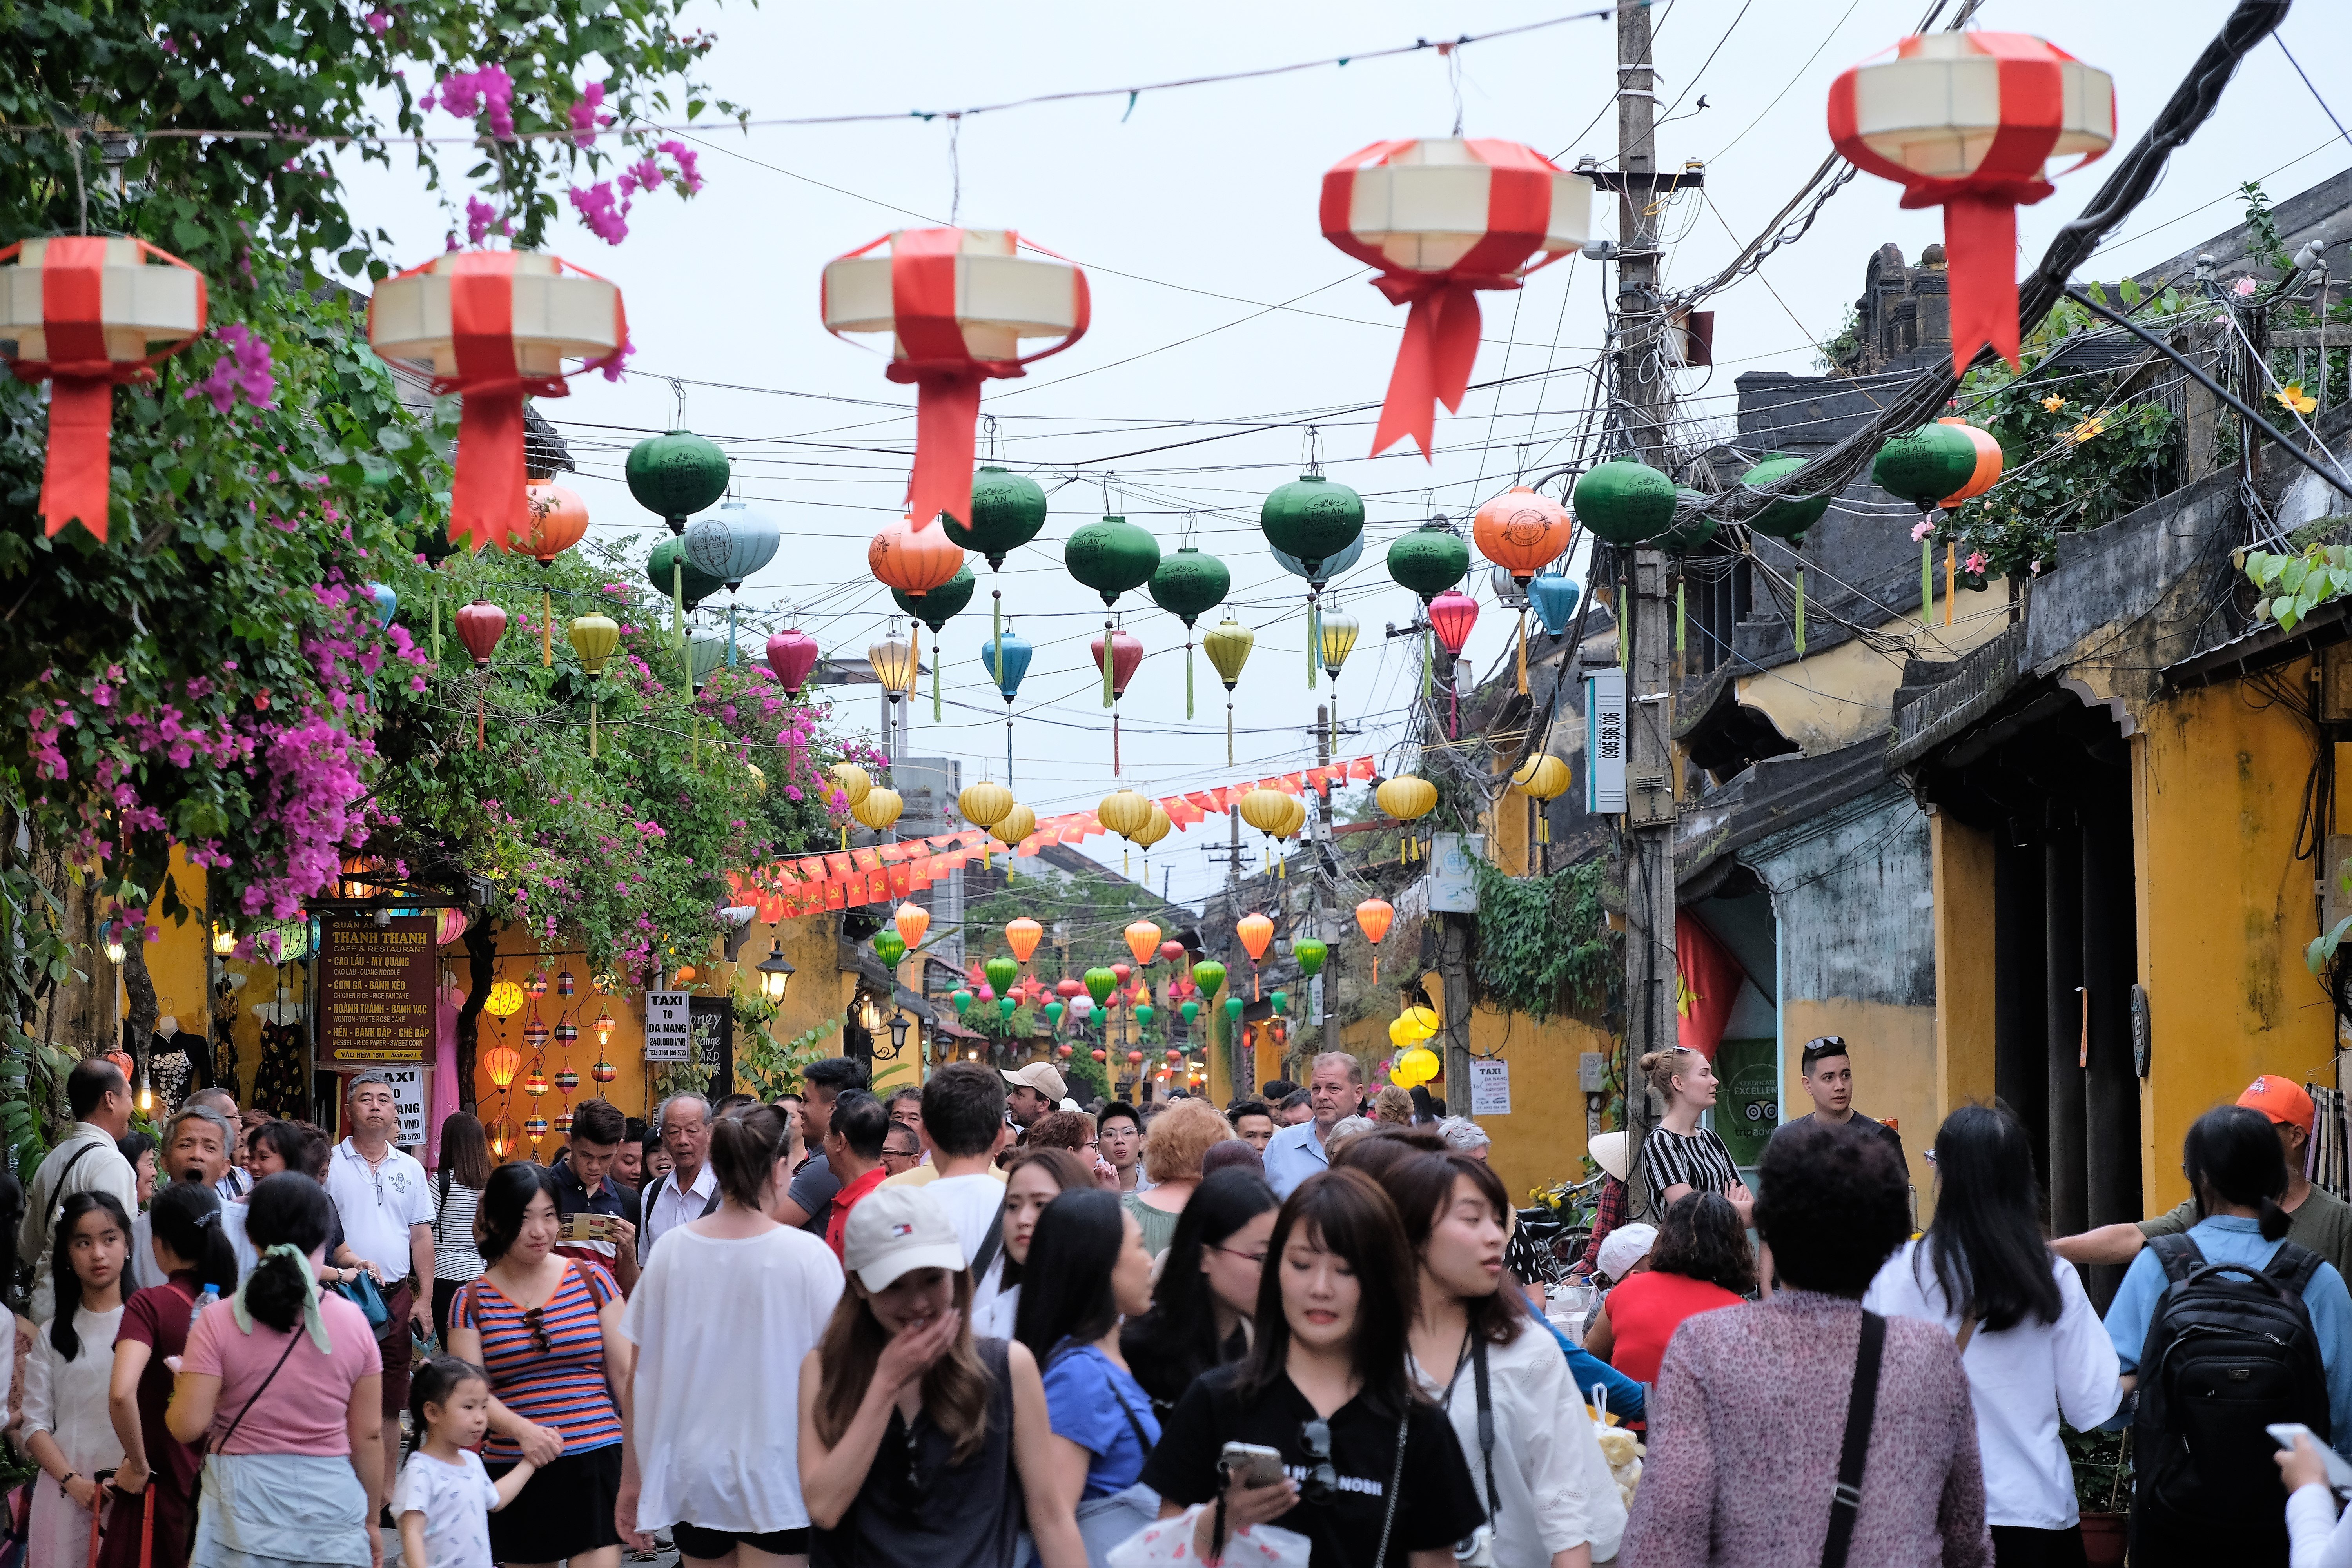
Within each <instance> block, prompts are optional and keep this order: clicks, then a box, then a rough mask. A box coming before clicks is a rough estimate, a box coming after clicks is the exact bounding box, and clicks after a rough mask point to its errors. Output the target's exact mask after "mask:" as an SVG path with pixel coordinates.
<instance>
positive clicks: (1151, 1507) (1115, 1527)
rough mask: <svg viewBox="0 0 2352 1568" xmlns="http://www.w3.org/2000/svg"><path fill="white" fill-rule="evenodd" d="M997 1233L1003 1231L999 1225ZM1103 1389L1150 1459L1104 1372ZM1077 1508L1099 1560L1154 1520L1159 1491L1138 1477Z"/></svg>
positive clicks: (1081, 1529)
mask: <svg viewBox="0 0 2352 1568" xmlns="http://www.w3.org/2000/svg"><path fill="white" fill-rule="evenodd" d="M998 1234H999V1235H1000V1236H1001V1235H1002V1234H1003V1227H1002V1226H1000V1227H998ZM1064 1353H1065V1354H1068V1353H1071V1352H1064ZM1103 1388H1104V1390H1105V1392H1107V1393H1108V1394H1109V1395H1110V1396H1111V1398H1112V1399H1113V1400H1114V1401H1115V1402H1117V1404H1118V1413H1119V1414H1120V1415H1124V1416H1126V1417H1127V1425H1128V1428H1129V1430H1130V1431H1132V1432H1133V1433H1134V1434H1135V1445H1136V1447H1138V1448H1139V1449H1140V1450H1142V1454H1143V1457H1144V1458H1147V1459H1148V1458H1150V1457H1151V1447H1152V1445H1151V1439H1150V1437H1149V1436H1145V1434H1144V1430H1143V1420H1142V1418H1141V1417H1140V1416H1139V1415H1136V1413H1135V1407H1134V1406H1133V1405H1129V1404H1128V1402H1127V1395H1126V1394H1122V1393H1120V1392H1119V1387H1118V1380H1117V1379H1115V1378H1113V1377H1111V1376H1110V1375H1109V1374H1108V1372H1106V1373H1104V1376H1103ZM1077 1511H1078V1536H1079V1538H1080V1539H1081V1540H1083V1541H1084V1542H1086V1543H1087V1562H1089V1563H1100V1562H1103V1561H1105V1560H1106V1559H1107V1558H1108V1556H1109V1554H1110V1551H1111V1548H1113V1547H1115V1546H1117V1545H1118V1543H1119V1542H1123V1541H1126V1540H1128V1539H1129V1537H1131V1536H1133V1535H1134V1534H1135V1533H1136V1532H1137V1531H1140V1530H1144V1529H1147V1528H1149V1527H1150V1525H1151V1524H1152V1523H1154V1522H1155V1521H1158V1519H1159V1518H1160V1494H1159V1493H1158V1492H1156V1491H1154V1490H1152V1489H1150V1487H1148V1486H1145V1485H1144V1484H1143V1483H1142V1482H1141V1481H1140V1480H1138V1481H1136V1482H1135V1483H1134V1484H1132V1485H1131V1486H1128V1487H1126V1488H1123V1489H1120V1490H1118V1491H1115V1492H1107V1493H1105V1494H1104V1495H1103V1496H1101V1497H1091V1498H1081V1499H1080V1500H1078V1510H1077Z"/></svg>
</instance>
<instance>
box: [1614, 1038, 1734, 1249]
mask: <svg viewBox="0 0 2352 1568" xmlns="http://www.w3.org/2000/svg"><path fill="white" fill-rule="evenodd" d="M1642 1077H1643V1079H1645V1080H1646V1081H1647V1082H1648V1084H1649V1086H1650V1088H1651V1089H1654V1090H1655V1091H1656V1093H1657V1096H1658V1098H1659V1099H1660V1100H1664V1101H1665V1106H1666V1109H1665V1110H1664V1113H1663V1114H1662V1115H1660V1116H1659V1118H1658V1124H1657V1125H1656V1126H1655V1127H1653V1128H1651V1129H1650V1131H1649V1133H1648V1135H1647V1136H1646V1137H1644V1138H1643V1140H1642V1163H1643V1170H1644V1171H1646V1172H1647V1173H1648V1176H1649V1186H1650V1192H1651V1194H1652V1196H1651V1202H1652V1203H1653V1204H1654V1205H1656V1212H1657V1213H1659V1214H1664V1213H1665V1212H1666V1210H1668V1209H1669V1208H1672V1207H1673V1206H1674V1202H1675V1199H1676V1198H1679V1197H1681V1196H1682V1195H1683V1194H1685V1193H1716V1194H1720V1195H1721V1196H1723V1197H1725V1198H1727V1199H1729V1200H1730V1202H1731V1206H1732V1207H1733V1208H1734V1209H1737V1210H1738V1213H1739V1224H1740V1226H1741V1228H1742V1229H1745V1228H1747V1227H1748V1226H1752V1225H1754V1224H1755V1223H1756V1216H1755V1213H1754V1200H1753V1199H1752V1198H1751V1197H1750V1195H1749V1194H1748V1189H1747V1187H1746V1186H1744V1185H1742V1184H1741V1183H1740V1180H1739V1167H1738V1166H1737V1165H1735V1164H1733V1163H1731V1151H1730V1150H1728V1149H1727V1148H1725V1147H1724V1146H1723V1140H1722V1139H1720V1138H1718V1137H1717V1136H1716V1135H1715V1130H1714V1129H1713V1128H1709V1127H1701V1126H1700V1125H1699V1124H1698V1121H1699V1116H1700V1114H1701V1113H1702V1112H1704V1111H1706V1110H1709V1109H1711V1108H1712V1107H1713V1106H1714V1104H1715V1097H1716V1091H1717V1089H1718V1088H1719V1087H1720V1086H1719V1085H1718V1084H1717V1081H1716V1077H1715V1068H1714V1067H1713V1066H1712V1065H1710V1064H1709V1063H1708V1061H1707V1059H1706V1058H1705V1057H1703V1056H1701V1055H1699V1054H1698V1053H1697V1052H1696V1051H1695V1050H1692V1049H1691V1048H1690V1047H1688V1046H1668V1047H1666V1048H1665V1049H1664V1050H1663V1051H1652V1052H1651V1053H1650V1054H1649V1055H1647V1056H1645V1057H1643V1058H1642ZM1643 1217H1644V1218H1646V1217H1649V1216H1647V1215H1644V1216H1643Z"/></svg>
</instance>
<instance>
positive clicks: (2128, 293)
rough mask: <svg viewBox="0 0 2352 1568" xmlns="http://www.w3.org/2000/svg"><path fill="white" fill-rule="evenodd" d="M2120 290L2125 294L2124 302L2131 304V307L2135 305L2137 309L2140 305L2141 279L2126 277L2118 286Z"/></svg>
mask: <svg viewBox="0 0 2352 1568" xmlns="http://www.w3.org/2000/svg"><path fill="white" fill-rule="evenodd" d="M2118 291H2119V292H2120V293H2121V294H2122V295H2123V297H2124V303H2125V304H2126V305H2128V306H2131V307H2133V308H2135V309H2137V307H2138V305H2139V279H2137V278H2126V279H2124V280H2123V282H2122V283H2121V284H2120V285H2119V286H2118Z"/></svg>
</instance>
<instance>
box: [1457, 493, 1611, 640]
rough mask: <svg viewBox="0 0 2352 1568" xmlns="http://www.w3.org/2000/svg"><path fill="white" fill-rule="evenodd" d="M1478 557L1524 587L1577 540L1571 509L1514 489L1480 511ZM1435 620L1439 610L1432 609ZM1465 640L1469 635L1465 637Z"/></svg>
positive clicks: (1476, 530)
mask: <svg viewBox="0 0 2352 1568" xmlns="http://www.w3.org/2000/svg"><path fill="white" fill-rule="evenodd" d="M1471 534H1472V537H1474V538H1475V539H1476V540H1477V542H1478V553H1480V554H1481V555H1484V556H1485V557H1486V559H1487V560H1489V561H1492V562H1493V563H1495V564H1496V565H1497V566H1500V567H1501V568H1502V569H1503V570H1504V571H1506V572H1508V573H1509V574H1511V578H1512V580H1513V581H1514V582H1516V583H1517V584H1519V585H1520V586H1521V587H1525V586H1527V584H1528V579H1529V578H1531V577H1533V576H1534V575H1535V574H1537V573H1538V572H1540V571H1542V570H1543V569H1544V568H1545V567H1547V566H1549V565H1550V564H1551V563H1553V562H1554V561H1557V560H1559V557H1560V556H1561V555H1562V554H1564V553H1565V552H1567V550H1568V546H1569V542H1570V540H1571V539H1573V538H1574V537H1575V534H1576V524H1575V523H1574V522H1573V521H1570V518H1569V515H1568V509H1567V508H1566V507H1564V506H1562V505H1560V504H1559V502H1558V501H1556V500H1552V499H1551V497H1549V496H1547V495H1538V494H1537V493H1536V492H1535V491H1533V490H1531V489H1528V487H1527V486H1525V485H1513V486H1512V487H1511V488H1510V489H1507V490H1505V491H1504V492H1503V493H1502V494H1501V495H1498V496H1496V498H1495V499H1494V500H1490V501H1488V502H1487V503H1486V505H1485V506H1482V507H1480V508H1479V509H1478V515H1477V517H1476V518H1475V520H1473V521H1472V524H1471ZM1430 608H1431V611H1432V613H1433V615H1434V612H1435V610H1436V606H1435V605H1431V606H1430ZM1465 636H1466V634H1465Z"/></svg>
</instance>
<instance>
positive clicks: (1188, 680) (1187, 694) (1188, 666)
mask: <svg viewBox="0 0 2352 1568" xmlns="http://www.w3.org/2000/svg"><path fill="white" fill-rule="evenodd" d="M1185 629H1186V630H1188V631H1189V630H1191V629H1192V628H1190V627H1189V626H1188V627H1186V628H1185ZM1184 717H1185V718H1187V719H1190V718H1191V717H1192V638H1191V637H1186V638H1185V639H1184Z"/></svg>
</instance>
